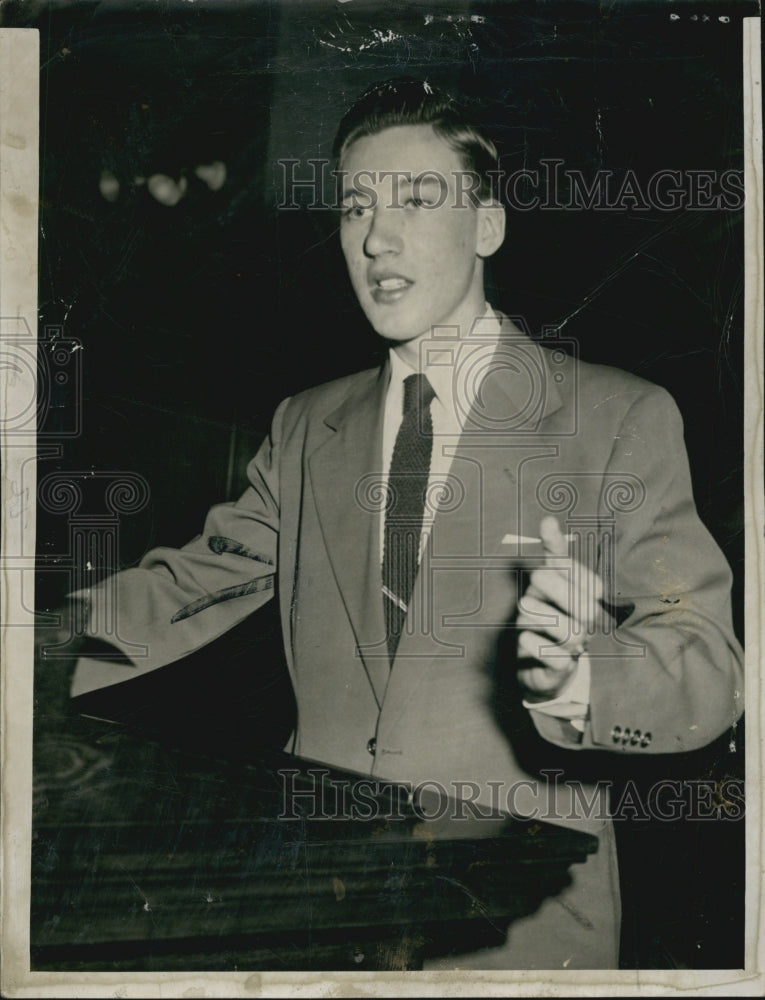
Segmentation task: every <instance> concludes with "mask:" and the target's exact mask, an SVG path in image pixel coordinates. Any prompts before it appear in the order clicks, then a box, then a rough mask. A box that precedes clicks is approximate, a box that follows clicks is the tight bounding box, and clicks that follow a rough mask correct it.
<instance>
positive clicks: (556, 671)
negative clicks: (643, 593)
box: [518, 632, 577, 698]
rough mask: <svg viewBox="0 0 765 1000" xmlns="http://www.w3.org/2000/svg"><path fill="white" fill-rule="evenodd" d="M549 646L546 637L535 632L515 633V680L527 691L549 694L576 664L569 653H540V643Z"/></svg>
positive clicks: (553, 694) (554, 690)
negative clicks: (567, 654)
mask: <svg viewBox="0 0 765 1000" xmlns="http://www.w3.org/2000/svg"><path fill="white" fill-rule="evenodd" d="M545 646H546V647H547V648H549V646H550V641H549V639H544V638H543V637H542V636H540V635H539V634H538V633H537V632H521V633H520V634H519V635H518V660H519V669H518V680H519V682H520V683H521V685H522V686H523V687H524V688H525V689H526V690H527V691H529V692H531V693H533V694H535V695H540V696H543V697H545V698H553V697H555V696H556V695H557V694H558V692H559V691H560V690H561V689H562V688H563V686H564V685H565V683H566V681H567V680H568V679H569V678H570V677H571V675H572V674H573V673H574V671H575V670H576V667H577V661H576V659H575V658H574V657H572V656H561V655H560V654H559V655H557V656H541V655H540V653H541V650H542V648H543V647H545Z"/></svg>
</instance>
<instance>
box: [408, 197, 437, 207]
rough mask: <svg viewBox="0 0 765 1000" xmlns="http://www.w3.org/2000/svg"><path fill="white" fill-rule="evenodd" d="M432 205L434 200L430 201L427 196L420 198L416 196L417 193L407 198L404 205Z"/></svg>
mask: <svg viewBox="0 0 765 1000" xmlns="http://www.w3.org/2000/svg"><path fill="white" fill-rule="evenodd" d="M432 205H433V202H432V201H429V200H428V199H427V198H419V197H416V196H415V195H411V197H409V198H407V199H406V201H405V202H404V206H405V207H406V208H409V207H411V208H430V207H431V206H432Z"/></svg>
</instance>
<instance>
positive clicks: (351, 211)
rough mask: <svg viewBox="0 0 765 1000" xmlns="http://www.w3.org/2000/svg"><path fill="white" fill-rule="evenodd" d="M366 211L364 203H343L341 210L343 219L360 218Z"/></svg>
mask: <svg viewBox="0 0 765 1000" xmlns="http://www.w3.org/2000/svg"><path fill="white" fill-rule="evenodd" d="M368 211H369V209H368V208H367V206H366V205H345V206H344V207H343V210H342V212H343V218H344V219H362V218H363V217H364V216H365V215H366V213H367V212H368Z"/></svg>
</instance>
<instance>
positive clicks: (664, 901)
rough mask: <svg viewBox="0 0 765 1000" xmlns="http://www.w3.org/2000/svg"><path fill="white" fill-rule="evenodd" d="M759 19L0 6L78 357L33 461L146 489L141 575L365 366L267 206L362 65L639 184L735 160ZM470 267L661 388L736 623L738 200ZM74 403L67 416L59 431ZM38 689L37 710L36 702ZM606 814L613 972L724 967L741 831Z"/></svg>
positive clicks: (346, 297)
mask: <svg viewBox="0 0 765 1000" xmlns="http://www.w3.org/2000/svg"><path fill="white" fill-rule="evenodd" d="M755 13H756V8H755V6H754V5H753V4H727V3H720V4H717V3H712V2H704V3H701V2H700V3H698V4H693V3H686V2H675V3H672V4H668V3H666V4H664V3H662V4H658V3H652V2H640V3H637V2H636V3H615V2H612V3H601V4H598V5H596V4H590V3H579V2H568V3H565V4H556V3H536V4H530V3H509V2H490V0H488V2H482V3H478V2H476V3H469V2H451V3H428V4H417V3H397V2H388V3H384V4H383V3H380V2H375V3H369V2H356V0H353V2H348V3H332V2H329V0H327V2H319V3H313V2H301V3H286V2H285V3H279V2H276V0H271V2H268V0H263V2H249V0H246V2H240V3H201V2H197V3H193V4H187V3H177V4H172V3H126V4H123V3H119V2H110V3H93V2H77V3H71V4H69V3H50V4H47V3H29V2H27V3H23V4H19V3H14V2H8V3H6V4H5V6H4V7H3V10H2V24H3V25H4V26H8V27H12V26H33V27H37V28H38V29H39V30H40V36H41V67H42V76H41V95H42V97H41V144H40V150H41V192H40V194H41V208H40V226H41V228H40V237H41V242H40V300H39V301H40V317H39V318H40V324H41V325H40V331H41V335H42V333H43V331H44V330H45V329H46V328H53V329H57V328H58V329H60V331H61V333H62V335H63V336H64V337H70V338H77V339H78V340H80V341H81V343H82V346H83V350H82V354H81V359H82V379H81V382H80V383H79V384H78V385H75V384H74V383H75V381H77V380H75V379H70V380H69V383H68V386H67V387H66V388H64V389H61V391H60V392H58V390H57V393H58V394H54V397H53V400H52V403H51V405H50V407H49V408H48V409H47V410H46V412H45V413H43V414H42V420H43V430H44V431H45V434H46V439H45V440H50V441H56V440H57V437H56V433H57V429H58V430H60V431H61V435H62V436H61V438H60V441H61V443H62V445H63V447H62V449H61V451H60V454H59V455H58V456H52V457H49V458H45V457H44V456H43V457H41V461H40V468H39V476H40V477H44V476H45V475H46V474H47V473H49V472H53V471H57V470H62V471H80V472H81V471H87V470H91V469H93V470H98V471H100V472H115V473H118V472H121V471H130V472H134V473H139V474H140V475H141V476H143V477H144V478H145V480H146V481H147V483H148V484H149V489H150V502H149V503H147V504H146V505H145V506H144V507H143V509H142V510H140V511H138V512H137V513H135V514H134V515H132V516H125V517H123V518H122V520H121V522H120V525H119V546H120V550H119V555H118V560H119V562H120V564H121V565H131V564H134V563H135V562H137V561H138V560H139V559H140V558H141V556H142V555H143V554H144V552H146V551H147V550H148V549H149V548H151V547H152V546H153V545H156V544H160V543H161V544H168V545H178V544H182V543H183V542H184V541H186V540H188V539H189V538H190V537H192V536H193V535H195V534H197V533H198V531H199V530H200V527H201V523H202V518H203V516H204V513H205V511H206V509H207V507H208V506H209V505H210V504H211V503H214V502H218V501H220V500H223V499H231V498H234V497H236V496H237V495H238V493H239V492H240V491H241V489H242V488H243V485H244V467H245V465H246V462H247V460H248V458H249V457H250V456H251V454H252V452H253V449H254V448H255V447H256V446H257V444H258V443H259V440H260V439H261V437H262V436H263V434H264V433H265V431H266V429H267V427H268V422H269V420H270V416H271V414H272V412H273V409H274V407H275V406H276V404H277V403H278V402H279V400H280V399H282V398H283V397H284V396H285V395H288V394H291V393H294V392H296V391H299V390H300V389H303V388H305V387H307V386H309V385H313V384H316V383H318V382H321V381H324V380H326V379H330V378H334V377H336V376H338V375H342V374H346V373H348V372H351V371H355V370H358V369H359V368H362V367H366V366H368V365H370V364H373V363H375V361H376V359H377V358H378V357H379V356H380V353H381V347H380V344H379V343H378V341H377V339H376V338H375V336H374V335H373V334H372V332H371V331H370V330H369V328H368V326H367V324H366V321H365V320H364V318H363V316H362V315H361V313H360V311H359V309H358V307H357V305H356V303H355V301H354V298H353V295H352V292H351V290H350V286H349V283H348V281H347V278H346V276H345V270H344V266H343V263H342V258H341V254H340V249H339V242H338V240H337V239H336V238H335V235H334V229H335V225H336V222H335V219H334V217H333V215H332V213H331V212H329V211H315V210H314V211H312V210H309V208H308V207H307V203H308V200H309V199H308V195H307V193H306V192H305V191H303V192H298V193H297V200H298V202H299V203H300V207H298V208H297V209H295V210H293V211H286V210H283V209H281V210H280V209H279V208H277V205H278V203H279V201H280V195H281V192H282V184H281V172H280V170H279V168H278V165H277V161H278V159H279V158H280V157H282V158H283V157H288V158H293V159H300V160H301V161H304V160H306V159H307V158H309V157H319V158H321V157H323V158H327V159H328V158H329V157H330V156H331V152H330V151H331V143H332V139H333V133H334V129H335V127H336V124H337V122H338V121H339V118H340V116H341V114H342V112H343V110H344V109H345V108H346V107H347V105H348V104H349V103H350V101H352V100H353V99H354V98H355V97H356V96H357V95H358V94H359V93H360V92H361V91H362V90H363V89H364V88H365V87H366V86H367V85H368V84H370V83H371V82H373V81H377V80H380V79H384V78H386V77H389V76H393V75H399V74H404V73H405V74H410V75H414V76H425V75H427V77H428V79H429V80H430V81H431V82H433V83H435V84H440V85H444V86H446V87H447V88H449V89H452V90H458V91H461V92H462V93H463V94H465V95H467V97H468V99H470V100H473V99H474V100H475V101H476V103H477V104H478V105H479V106H480V108H481V109H482V111H481V113H482V114H483V115H484V116H485V121H486V124H487V125H488V126H489V127H490V128H491V129H492V130H493V132H494V134H495V136H496V138H497V140H498V143H499V145H500V149H501V153H502V165H503V167H505V169H507V170H508V171H513V170H516V169H519V168H521V167H527V168H529V169H535V168H538V167H539V164H540V161H541V160H542V159H545V158H557V159H561V160H563V161H564V164H563V166H564V169H566V170H568V169H576V170H581V171H582V172H583V173H584V175H585V176H586V177H588V178H592V177H593V175H594V173H595V171H597V170H611V171H613V172H614V176H615V177H616V178H617V179H618V178H620V177H622V176H623V175H624V172H625V171H626V170H629V169H631V170H633V171H635V175H636V176H637V177H638V179H639V180H640V181H641V182H643V183H646V182H647V181H648V179H649V178H650V176H651V175H652V174H653V173H654V172H655V171H657V170H663V169H671V170H681V171H688V170H693V169H701V170H712V171H717V172H718V173H719V172H721V171H723V170H728V169H738V170H740V169H741V168H742V133H741V119H742V94H741V77H742V70H741V46H742V29H741V18H742V16H743V15H745V14H750V15H751V14H755ZM212 161H221V162H222V163H224V164H225V168H226V180H225V183H224V184H223V186H222V187H221V188H220V189H219V190H215V191H214V190H211V189H210V188H209V187H208V186H207V185H206V184H205V183H204V182H203V181H202V180H201V179H200V178H199V177H198V176H197V175H196V173H195V168H196V167H197V166H199V165H204V164H209V163H211V162H212ZM308 170H309V168H308V166H307V164H304V165H303V166H301V167H299V168H298V172H299V173H300V174H301V176H305V175H307V173H308ZM105 171H108V172H110V173H111V174H112V175H113V176H114V177H116V178H117V180H118V181H119V193H118V195H117V196H116V198H114V200H108V199H107V198H106V197H104V195H103V194H102V193H101V191H100V189H99V181H100V179H101V177H102V175H103V173H104V172H105ZM157 173H161V174H165V175H168V176H170V177H173V178H174V179H175V180H176V181H179V180H180V179H181V178H185V179H186V185H187V187H186V192H185V195H184V197H183V198H182V199H181V200H180V201H179V202H178V203H177V204H176V205H174V206H172V207H171V206H168V205H165V204H162V203H160V202H159V201H157V200H156V199H155V198H154V197H153V196H152V195H151V194H150V192H149V190H148V185H147V183H146V179H148V178H149V177H150V176H152V175H153V174H157ZM491 282H492V286H491V287H492V292H491V296H490V299H491V301H492V304H494V305H495V306H497V307H499V308H501V309H504V310H505V311H507V312H509V313H510V314H512V315H513V316H515V317H522V318H523V320H524V321H525V323H526V324H527V326H528V328H529V329H530V330H531V331H532V332H533V333H534V334H537V335H539V334H540V333H541V332H542V331H543V330H544V329H549V328H551V327H554V328H557V329H558V330H559V331H560V334H561V335H562V336H565V337H569V338H571V340H572V343H574V344H575V345H576V347H575V349H576V350H577V351H578V353H579V354H580V356H582V357H584V358H585V359H587V360H591V361H599V362H604V363H608V364H616V365H618V366H620V367H623V368H626V369H629V370H630V371H634V372H637V373H638V374H640V375H642V376H643V377H645V378H648V379H650V380H652V381H654V382H657V383H659V384H661V385H663V386H665V387H666V388H667V389H668V390H669V391H670V392H671V393H672V395H673V396H674V397H675V399H676V400H677V402H678V404H679V406H680V409H681V411H682V413H683V417H684V420H685V427H686V441H687V446H688V451H689V456H690V460H691V466H692V471H693V478H694V489H695V496H696V502H697V505H698V508H699V511H700V514H701V516H702V518H703V520H704V521H705V523H706V524H707V526H708V527H709V528H710V530H711V531H712V533H713V535H714V536H715V537H716V539H717V541H718V543H719V544H720V545H721V547H722V548H723V550H724V552H725V554H726V556H727V557H728V560H729V561H730V563H731V566H732V568H733V570H734V576H735V586H734V610H735V616H736V625H737V629H738V632H739V635H743V602H742V593H743V582H744V581H743V495H742V411H743V386H742V364H743V353H742V344H743V332H742V326H743V217H742V213H741V212H740V211H734V210H730V209H723V210H705V211H701V210H699V211H695V210H694V211H689V210H683V209H680V210H676V211H659V210H657V209H655V208H651V209H649V210H640V209H632V210H629V209H622V210H617V211H597V210H577V209H554V210H548V211H545V210H542V209H537V210H532V211H515V212H512V213H511V214H510V217H509V225H508V238H507V241H506V244H505V246H504V248H503V249H502V250H501V251H500V253H499V254H498V255H497V256H496V258H495V259H494V261H493V266H492V271H491ZM79 392H81V399H80V398H79V397H78V393H79ZM72 407H76V408H78V412H79V416H80V430H79V431H78V433H76V434H72V435H68V436H67V433H66V432H67V429H68V428H69V427H70V425H71V420H72ZM67 546H68V527H67V521H66V518H65V517H62V516H61V515H60V514H59V515H53V514H49V513H46V512H45V510H41V511H40V516H39V520H38V553H39V555H40V556H41V559H42V561H41V572H40V574H39V577H38V584H37V591H38V604H39V606H40V607H54V606H55V605H56V604H57V603H58V602H59V601H60V600H61V598H62V596H63V594H64V592H65V590H66V588H67V586H68V584H69V583H70V581H69V577H68V574H67V572H61V568H62V567H66V566H67V559H68V558H69V556H70V553H69V552H68V549H67ZM56 559H58V560H59V562H58V564H57V565H58V567H59V569H58V571H54V568H55V565H56V564H55V560H56ZM104 570H105V567H104V566H97V567H96V568H95V572H103V571H104ZM269 614H270V612H269ZM248 630H249V631H248ZM263 636H266V637H271V638H272V639H273V637H275V636H276V623H275V622H274V620H273V616H272V617H271V618H270V619H268V618H267V617H266V616H264V617H263V619H262V620H260V621H257V622H254V623H253V622H250V623H249V624H248V625H247V626H246V627H245V629H243V630H241V631H240V632H239V633H238V634H237V635H235V636H233V637H229V638H228V639H227V640H226V641H227V642H228V643H229V645H228V646H226V645H225V641H224V645H222V646H220V647H217V648H216V649H212V650H211V651H209V652H208V655H209V656H211V657H213V659H214V658H216V657H217V658H218V660H219V661H220V662H224V661H225V662H226V663H230V662H231V663H233V662H236V663H242V662H243V659H244V660H246V661H247V662H249V660H247V649H248V645H249V643H250V641H251V640H252V639H253V637H255V638H257V640H258V641H259V642H262V641H263ZM270 648H272V656H271V659H272V660H273V662H274V663H278V654H277V653H276V651H275V650H276V642H271V647H270ZM229 669H231V670H235V671H244V672H246V671H245V668H243V667H241V666H240V667H236V668H234V667H230V668H229ZM275 669H276V668H275ZM203 675H204V669H203V667H201V668H200V674H199V676H200V678H201V677H202V676H203ZM232 676H233V675H232ZM236 676H237V677H239V674H238V673H237V674H236ZM248 676H249V675H248ZM199 683H200V689H199V691H198V692H197V693H196V694H195V693H194V691H190V693H189V696H188V697H189V708H188V713H187V718H188V719H192V718H193V717H194V708H193V704H194V698H195V697H196V698H197V699H199V700H200V702H205V701H206V699H208V698H209V691H205V689H204V688H203V687H202V683H203V682H202V681H201V679H200V682H199ZM44 685H45V681H43V682H42V683H41V682H39V681H38V688H37V697H38V707H37V713H38V714H37V725H38V729H39V728H40V727H43V728H44V727H45V725H46V718H48V717H49V716H50V718H51V719H52V718H53V717H54V715H55V712H54V711H53V709H52V708H51V702H50V701H49V700H46V694H45V686H44ZM277 687H279V690H280V691H281V695H280V697H279V699H278V701H279V703H283V704H284V706H285V708H284V713H283V720H285V721H283V722H282V723H279V722H274V721H273V719H274V713H269V717H268V719H266V718H265V717H264V716H263V715H262V713H261V715H260V716H257V715H254V716H252V715H251V716H250V717H249V722H248V725H247V726H246V727H242V728H241V730H239V731H240V732H244V729H245V728H246V729H248V731H249V736H250V737H252V738H254V739H255V740H256V741H257V740H258V739H260V740H261V741H262V742H264V743H268V742H271V741H274V740H276V741H277V742H278V740H279V739H280V738H281V734H282V729H280V724H281V725H282V726H283V727H286V730H287V731H288V729H289V710H290V706H289V697H288V695H286V694H285V693H284V691H283V688H282V687H281V686H279V685H277ZM237 700H238V699H237V698H234V697H232V696H231V695H229V700H228V701H226V700H225V699H222V698H219V701H220V704H217V705H216V707H217V709H218V710H219V713H220V719H221V720H223V721H221V723H220V725H219V727H218V728H217V729H216V727H215V726H212V727H211V730H210V731H211V732H213V733H214V732H218V733H219V734H223V733H224V732H227V733H229V734H230V732H231V731H234V730H236V728H237V727H236V725H232V723H231V722H230V712H231V710H232V703H233V702H235V701H237ZM254 700H255V702H257V701H258V699H257V698H255V699H254ZM243 701H244V702H248V699H247V698H244V699H243ZM205 707H206V710H209V708H210V705H209V703H208V704H206V706H205ZM250 708H251V709H252V704H250ZM252 711H255V709H252ZM46 713H47V714H46ZM162 714H163V713H161V712H155V715H156V717H157V718H158V717H160V716H161V715H162ZM275 714H276V715H278V713H275ZM253 719H254V720H255V732H254V737H253V728H252V727H253ZM155 721H156V719H155ZM742 735H743V734H742V732H741V730H739V734H738V738H737V739H736V741H735V750H734V751H731V749H730V747H729V736H730V734H725V736H724V737H723V738H722V739H721V740H720V741H719V742H718V743H717V744H715V745H714V746H713V747H712V748H710V749H709V750H707V751H704V752H702V753H700V754H696V755H687V756H684V757H682V758H673V759H663V760H660V761H658V762H653V763H651V762H647V763H642V762H641V763H640V764H638V763H637V762H636V763H634V764H633V765H632V766H633V768H634V771H633V772H632V773H630V774H629V775H627V776H626V777H631V778H634V779H635V780H636V781H639V782H643V783H646V787H647V783H648V782H649V781H650V780H651V779H652V778H655V777H656V776H661V777H673V776H679V777H680V778H693V777H708V776H713V777H716V778H720V777H725V776H726V775H732V776H735V775H741V774H742V773H743V762H742V759H741V746H742ZM221 738H223V737H222V735H221ZM617 831H618V836H619V843H620V851H621V859H622V883H623V893H624V934H623V957H622V962H623V965H624V966H625V967H636V966H637V967H644V968H646V967H737V966H741V965H742V964H743V885H744V865H743V823H740V822H739V823H732V822H728V823H725V822H715V823H708V822H707V823H701V822H700V823H691V822H675V823H661V824H659V823H656V822H651V823H641V822H632V823H628V822H623V823H619V824H617Z"/></svg>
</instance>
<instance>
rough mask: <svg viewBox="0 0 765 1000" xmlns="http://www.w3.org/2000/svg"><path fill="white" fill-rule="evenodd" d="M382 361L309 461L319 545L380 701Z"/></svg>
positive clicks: (385, 665)
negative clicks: (323, 547) (322, 541)
mask: <svg viewBox="0 0 765 1000" xmlns="http://www.w3.org/2000/svg"><path fill="white" fill-rule="evenodd" d="M388 380H389V370H388V366H387V364H386V365H384V366H383V367H382V368H381V369H380V370H379V371H371V372H365V373H363V375H362V376H360V377H359V379H358V380H357V381H356V382H354V383H353V388H352V390H351V392H350V394H349V395H348V396H347V397H346V399H345V400H344V401H343V403H341V405H340V406H339V407H337V409H335V410H334V411H333V412H332V413H330V414H329V415H328V416H327V417H326V418H325V420H324V422H325V424H326V425H327V426H328V427H329V428H330V429H331V430H332V431H333V433H332V435H331V436H330V437H329V438H328V440H327V441H326V442H325V443H324V444H323V445H321V446H320V447H319V448H318V449H317V450H316V451H315V452H314V453H313V455H311V457H310V459H309V463H308V464H309V469H310V477H311V484H312V486H313V491H314V497H315V502H316V509H317V512H318V516H319V522H320V524H321V531H322V535H323V538H324V544H325V546H326V549H327V553H328V555H329V559H330V562H331V564H332V570H333V572H334V574H335V579H336V580H337V585H338V587H339V589H340V593H341V595H342V598H343V602H344V603H345V608H346V611H347V613H348V617H349V619H350V621H351V625H352V628H353V632H354V635H355V638H356V643H357V646H358V649H359V652H360V655H361V659H362V661H363V665H364V668H365V670H366V672H367V676H368V677H369V681H370V684H371V685H372V689H373V691H374V694H375V698H376V700H377V703H378V705H381V704H382V700H383V697H384V695H385V688H386V685H387V683H388V677H389V674H390V665H389V660H388V650H387V645H386V642H385V623H384V619H383V605H382V593H381V589H380V588H381V585H382V579H381V575H380V573H381V570H380V521H379V518H380V509H379V501H380V489H379V488H377V487H378V484H380V481H381V475H380V470H381V467H382V421H383V408H384V401H385V392H386V389H387V385H388Z"/></svg>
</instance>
